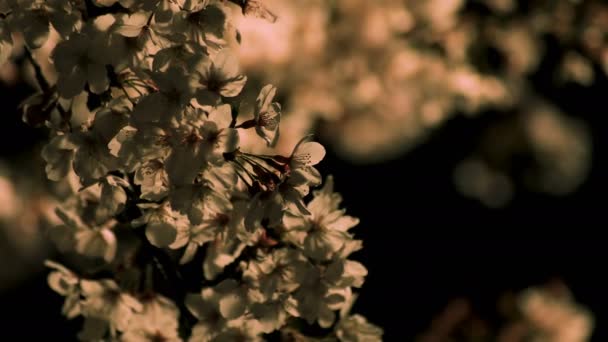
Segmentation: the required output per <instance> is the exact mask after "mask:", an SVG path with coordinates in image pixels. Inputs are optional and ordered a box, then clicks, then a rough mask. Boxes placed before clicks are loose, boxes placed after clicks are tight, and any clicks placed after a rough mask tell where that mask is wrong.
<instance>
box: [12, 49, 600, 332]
mask: <svg viewBox="0 0 608 342" xmlns="http://www.w3.org/2000/svg"><path fill="white" fill-rule="evenodd" d="M549 53H550V52H549ZM549 63H550V61H549ZM552 69H553V68H552V67H551V65H549V66H544V67H543V68H541V69H540V71H539V72H538V73H537V74H535V75H532V76H531V80H532V81H533V83H534V85H535V87H536V91H537V92H538V93H539V94H541V95H542V96H544V97H545V98H546V99H548V100H550V101H551V102H553V103H555V104H556V105H557V106H558V107H559V108H560V109H561V110H563V111H564V112H566V113H568V114H569V115H573V116H576V117H579V118H582V119H583V120H585V121H586V122H587V124H589V126H590V128H591V130H592V134H593V167H592V170H591V173H590V174H589V177H588V179H587V180H586V182H585V183H584V184H583V185H582V186H581V187H580V188H579V189H578V190H577V191H576V192H575V193H573V194H571V195H568V196H565V197H550V196H547V195H541V194H537V193H532V192H530V191H527V190H526V189H524V188H518V189H517V192H516V196H515V198H514V200H513V201H512V202H511V203H510V204H509V205H508V206H506V207H504V208H502V209H489V208H486V207H484V206H483V205H481V204H480V203H478V202H476V201H474V200H471V199H466V198H464V197H463V196H462V195H460V194H459V193H458V192H457V191H456V189H455V188H454V186H453V183H452V172H453V168H454V166H455V165H456V163H457V162H458V161H460V160H462V159H463V158H464V157H466V156H468V155H469V153H470V152H471V150H472V149H473V148H474V147H475V146H476V144H477V142H478V140H479V137H480V135H481V133H482V132H483V131H484V128H486V127H487V126H488V125H489V124H491V123H492V122H493V120H495V117H496V114H493V113H488V114H487V115H481V116H478V117H476V118H465V117H462V116H456V117H455V118H454V119H452V120H451V121H449V122H448V123H447V124H446V125H445V126H443V127H442V128H440V129H439V130H437V131H436V132H435V133H433V134H432V136H430V137H429V139H428V141H426V142H425V143H424V144H422V145H420V146H419V147H418V148H415V149H413V150H412V151H411V152H409V153H407V154H405V155H403V156H402V157H401V158H399V159H396V160H392V161H387V162H385V163H381V164H375V165H355V164H350V163H348V162H346V161H344V160H341V159H339V158H338V157H337V156H336V155H335V154H334V153H333V151H332V150H331V147H330V146H327V147H328V155H327V157H326V159H325V160H324V161H323V162H322V163H321V165H320V167H319V169H320V171H321V172H322V173H323V174H324V175H327V174H333V175H334V176H335V182H336V190H337V191H338V192H341V193H342V194H343V197H344V202H343V205H344V206H345V207H346V208H347V210H348V213H349V214H351V215H353V216H357V217H359V218H360V219H361V224H360V225H359V226H358V227H357V228H355V229H354V230H353V231H354V232H355V234H356V236H357V237H358V238H360V239H363V241H364V249H363V250H362V251H361V252H358V253H357V254H356V257H355V258H357V259H358V260H360V261H362V262H363V263H364V264H365V265H366V266H367V268H368V270H369V276H368V277H367V281H366V284H365V285H364V287H363V289H362V290H361V291H360V293H361V296H360V297H359V300H358V301H357V304H356V305H355V311H357V312H359V313H362V314H364V315H365V316H367V317H368V319H369V320H370V321H371V322H374V323H376V324H379V325H381V326H383V327H384V329H385V340H387V341H408V340H411V339H412V338H413V337H414V335H415V334H417V333H420V332H421V331H423V330H424V329H425V328H427V326H428V324H429V322H430V320H431V319H432V317H433V316H434V315H436V314H437V313H438V312H440V311H441V309H442V308H443V307H444V306H445V305H446V304H447V302H448V300H449V299H450V298H454V297H467V298H470V299H471V300H472V302H473V304H474V305H475V307H476V308H477V309H479V310H481V311H482V312H484V310H485V311H488V312H492V311H493V310H494V306H495V303H496V300H497V299H498V296H499V294H500V293H502V292H504V291H506V290H510V289H512V290H517V289H522V288H524V287H526V286H529V285H534V284H541V283H543V282H545V281H547V280H550V279H552V278H560V279H563V280H564V281H565V282H566V284H567V285H568V286H569V287H570V288H571V290H572V292H573V294H574V296H575V298H576V299H577V300H578V301H579V302H581V303H583V304H584V305H586V306H588V307H589V308H590V309H591V310H592V311H593V312H594V313H595V317H596V329H595V331H596V333H595V335H594V340H596V341H606V340H607V338H608V332H607V331H606V329H604V328H603V327H602V324H601V322H603V320H604V318H605V316H606V315H607V311H606V310H607V309H606V308H608V303H607V300H606V298H607V296H606V291H607V289H608V286H607V285H608V284H607V282H606V281H605V280H604V273H605V272H606V267H605V258H606V255H607V254H608V253H607V252H606V249H605V246H606V240H605V239H604V238H603V232H602V230H603V229H604V228H605V227H606V219H605V218H606V211H607V210H606V209H608V208H607V207H606V204H605V203H606V202H605V199H604V197H603V196H605V194H606V187H605V186H604V182H603V180H604V177H605V174H606V172H607V170H606V166H605V164H604V163H603V159H604V156H605V155H606V151H605V148H606V146H608V145H607V144H606V139H607V137H608V134H606V133H607V130H606V125H605V121H606V120H605V119H604V116H605V114H606V113H605V109H604V108H605V103H606V100H605V98H606V97H607V95H608V92H607V91H606V90H607V89H608V81H607V80H606V78H605V77H604V76H603V74H602V72H601V71H600V70H599V69H598V70H596V72H597V73H596V76H597V79H596V82H595V83H594V85H593V86H592V87H591V88H583V87H579V86H576V85H571V84H570V85H563V86H556V85H554V83H553V82H551V77H548V75H547V74H546V70H552ZM1 92H2V93H1V94H2V103H3V111H2V112H3V113H2V115H1V116H0V118H1V120H2V121H1V124H0V157H2V158H3V159H8V160H12V161H17V160H19V159H22V158H28V154H27V153H31V150H32V148H33V146H34V145H35V144H37V143H39V142H40V141H42V140H43V139H44V137H45V133H44V131H42V130H35V129H32V128H30V127H27V126H25V125H24V124H23V123H22V122H21V118H20V114H18V112H17V110H16V107H17V104H18V103H19V101H20V100H21V99H22V98H23V97H24V96H25V95H26V94H28V93H30V92H31V89H29V88H28V87H27V86H24V85H19V86H17V87H10V88H9V87H7V86H2V89H1ZM0 205H1V204H0ZM6 264H8V265H11V264H12V263H11V262H10V261H9V262H8V263H6V262H5V263H3V265H6ZM4 267H6V266H4ZM9 267H19V265H18V264H12V266H9ZM0 303H1V305H0V316H1V317H0V327H1V330H0V331H2V332H3V334H2V336H3V338H7V340H12V339H11V338H9V337H10V336H14V337H15V338H16V337H17V336H18V339H19V340H24V341H25V340H37V337H40V336H41V335H43V336H48V337H52V339H53V340H59V341H69V340H72V339H74V336H75V332H76V331H77V329H79V327H80V321H78V320H76V321H73V322H70V323H66V320H65V319H64V318H63V317H62V316H61V313H60V311H61V305H62V298H61V297H60V296H59V295H57V294H55V293H53V292H52V291H51V290H50V289H49V288H48V287H47V284H46V271H43V272H40V273H37V274H35V275H33V276H32V277H31V278H29V279H27V281H25V282H23V283H22V284H20V285H19V286H18V287H16V288H13V289H12V290H9V291H8V292H4V293H1V294H0Z"/></svg>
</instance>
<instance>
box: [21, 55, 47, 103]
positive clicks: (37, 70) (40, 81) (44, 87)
mask: <svg viewBox="0 0 608 342" xmlns="http://www.w3.org/2000/svg"><path fill="white" fill-rule="evenodd" d="M25 57H26V58H27V60H28V61H29V62H30V63H31V64H32V66H33V67H34V73H35V75H36V81H37V82H38V86H39V87H40V89H41V90H42V92H43V93H45V94H47V93H48V92H50V90H51V86H50V85H49V82H48V81H47V80H46V78H44V75H43V74H42V69H41V68H40V65H39V64H38V62H36V60H35V59H34V56H32V52H31V51H30V49H29V48H28V47H27V46H26V47H25Z"/></svg>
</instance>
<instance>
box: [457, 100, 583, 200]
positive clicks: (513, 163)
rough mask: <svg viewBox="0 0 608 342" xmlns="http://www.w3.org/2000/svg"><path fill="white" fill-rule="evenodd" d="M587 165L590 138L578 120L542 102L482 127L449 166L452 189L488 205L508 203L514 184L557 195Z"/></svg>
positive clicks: (579, 179) (570, 187)
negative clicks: (472, 145) (468, 149)
mask: <svg viewBox="0 0 608 342" xmlns="http://www.w3.org/2000/svg"><path fill="white" fill-rule="evenodd" d="M590 168H591V137H590V133H589V129H588V128H587V127H586V126H585V125H584V123H583V122H581V121H579V120H577V119H575V118H571V117H568V116H566V115H565V114H563V113H561V112H559V111H558V110H557V109H556V108H553V107H551V106H549V105H547V104H535V105H531V106H530V107H529V108H528V109H527V110H526V111H524V112H521V113H519V114H515V115H511V116H507V117H506V118H505V122H501V123H498V124H495V125H493V126H491V127H489V128H488V130H487V132H486V134H485V136H484V138H483V139H482V141H481V143H480V146H479V147H478V149H477V151H474V152H473V153H472V155H471V156H470V157H469V158H468V159H466V160H464V161H462V162H461V163H460V164H459V165H458V166H457V167H456V169H455V171H454V180H455V184H456V186H457V187H458V189H459V190H460V191H461V192H462V193H463V194H465V195H466V196H468V197H472V198H476V199H478V200H480V201H481V202H483V203H484V204H486V205H488V206H492V207H494V206H501V205H504V204H506V203H508V201H509V199H510V198H511V196H512V195H513V191H514V189H515V187H516V185H523V186H525V187H526V188H527V189H529V190H532V191H538V192H543V193H548V194H553V195H562V194H566V193H569V192H572V191H574V190H575V189H576V188H577V187H578V186H579V185H580V184H581V183H582V182H583V181H584V179H585V178H586V176H587V174H588V173H589V170H590Z"/></svg>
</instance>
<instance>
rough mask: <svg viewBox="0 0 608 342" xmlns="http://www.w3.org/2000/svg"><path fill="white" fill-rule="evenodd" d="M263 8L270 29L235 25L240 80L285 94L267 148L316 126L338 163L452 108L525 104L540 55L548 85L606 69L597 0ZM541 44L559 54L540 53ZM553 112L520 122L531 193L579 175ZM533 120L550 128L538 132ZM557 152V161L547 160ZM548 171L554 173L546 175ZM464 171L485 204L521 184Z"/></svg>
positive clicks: (390, 152) (569, 186)
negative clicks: (280, 124)
mask: <svg viewBox="0 0 608 342" xmlns="http://www.w3.org/2000/svg"><path fill="white" fill-rule="evenodd" d="M266 4H267V6H268V7H269V8H270V9H272V10H273V12H274V13H276V14H277V16H278V19H277V21H276V23H275V24H274V25H276V26H278V27H280V29H276V30H272V29H269V28H268V27H267V25H271V24H269V23H257V22H256V23H253V19H251V18H243V19H242V20H240V22H239V23H238V25H237V26H238V27H239V30H240V31H241V34H242V36H243V37H244V39H243V40H244V43H243V46H242V48H241V52H240V57H241V60H242V65H243V67H244V68H245V69H246V70H247V71H248V72H249V73H250V74H251V75H252V77H250V82H254V83H258V84H260V85H261V84H266V83H270V82H272V83H274V84H277V86H278V88H279V89H281V91H282V92H283V93H282V94H280V96H281V97H282V98H284V99H285V101H283V104H284V106H283V114H284V116H283V119H284V120H285V121H286V122H294V121H297V122H298V123H297V124H295V123H294V124H293V125H286V127H285V129H284V130H283V132H282V134H281V137H280V138H279V141H278V148H279V149H284V150H288V149H289V148H290V147H291V146H293V145H295V143H296V141H294V140H293V138H291V137H294V136H301V134H303V133H306V132H309V131H311V130H312V128H313V127H319V132H320V134H321V135H322V137H323V138H324V139H325V141H327V142H328V143H330V144H332V145H333V148H334V150H336V152H338V153H339V155H341V156H342V157H343V158H346V159H349V160H351V161H353V162H357V163H374V162H381V161H383V160H386V159H389V158H394V157H397V156H399V155H400V154H402V153H404V152H406V151H408V150H409V149H411V148H413V147H415V146H416V145H418V144H420V143H421V142H423V141H424V140H425V138H426V137H428V136H429V134H431V133H432V132H433V131H434V129H436V128H437V127H439V126H441V125H442V124H443V123H444V122H446V121H447V120H448V119H450V118H451V117H453V116H454V115H456V114H464V115H477V114H480V113H488V112H493V111H500V112H509V113H519V112H524V111H525V112H528V111H531V110H530V109H529V108H530V107H534V106H535V103H536V102H538V99H537V98H531V97H530V96H529V95H528V94H529V93H530V90H533V89H534V86H533V84H531V82H530V79H529V76H530V75H533V74H534V73H535V72H537V71H538V70H539V69H540V68H541V67H545V66H546V65H547V63H545V62H546V61H547V60H548V59H556V60H557V62H558V63H557V64H556V66H555V70H551V72H553V73H554V76H555V77H556V79H557V80H561V81H562V82H563V81H565V82H576V83H579V84H581V85H583V86H590V85H592V84H593V80H594V69H593V64H594V63H598V64H600V65H604V66H606V65H608V57H607V56H608V44H607V41H606V39H605V38H604V37H605V33H606V32H608V25H607V24H606V23H607V22H608V20H605V19H606V18H608V6H607V5H606V4H604V3H602V2H600V1H585V2H581V1H558V2H554V1H538V2H533V3H529V4H527V5H526V6H523V5H521V4H518V3H517V2H515V1H512V0H477V1H469V2H467V1H462V0H445V1H440V0H434V1H409V0H408V1H398V0H381V1H373V2H370V1H364V0H338V1H330V2H322V1H316V0H306V1H298V2H289V1H284V0H269V1H267V2H266ZM547 39H550V40H551V41H553V40H554V41H555V42H556V43H557V44H558V45H559V48H560V49H561V51H562V52H563V55H553V54H547V51H548V50H547V46H546V42H547ZM549 63H551V62H549ZM606 68H607V69H608V67H606ZM243 96H244V97H247V96H249V98H251V100H250V101H249V102H250V103H253V98H254V97H253V96H255V94H253V93H251V94H249V95H247V91H245V92H244V95H243ZM541 101H542V100H541ZM532 111H534V110H532ZM569 114H576V113H569ZM548 115H552V114H548ZM514 116H517V118H514V119H513V120H515V121H522V120H521V118H519V116H518V115H514ZM553 116H555V115H553ZM553 116H552V117H553ZM294 117H295V118H294ZM562 117H563V115H561V114H560V115H559V118H558V119H547V116H543V114H530V119H525V120H523V121H524V122H522V123H520V125H521V126H522V127H520V128H519V129H523V130H524V131H525V133H522V134H524V135H525V137H526V139H527V141H528V142H529V144H530V146H531V147H530V149H531V153H532V154H533V155H534V158H535V159H536V160H537V161H539V162H540V164H543V165H542V166H540V167H539V169H537V170H545V171H540V174H537V175H535V176H530V177H531V178H530V179H531V180H532V185H533V188H534V190H539V191H547V192H549V193H551V194H563V193H568V192H570V191H573V190H574V189H575V188H576V185H577V184H580V182H581V181H582V180H583V177H584V176H585V173H586V171H585V170H586V169H587V167H588V161H589V153H590V146H589V141H590V139H589V137H588V133H587V132H586V130H584V129H581V128H574V126H578V124H573V123H572V122H571V121H572V120H565V119H563V120H562V119H561V118H562ZM539 125H540V126H543V127H544V128H543V129H542V130H555V132H552V133H540V129H539V127H538V126H539ZM524 126H525V128H524ZM291 129H293V132H292V131H291ZM548 135H551V136H553V137H549V136H548ZM555 139H557V140H559V141H561V143H557V140H555ZM549 140H552V142H549ZM492 143H496V142H495V141H484V142H482V144H492ZM498 143H500V142H498ZM566 145H569V147H566ZM243 146H244V148H245V146H247V144H244V145H243ZM282 146H287V147H282ZM489 149H491V150H500V148H491V147H490V148H489ZM567 149H571V150H570V151H569V152H574V154H573V155H572V154H569V153H568V152H567V151H565V150H567ZM558 155H559V156H568V157H566V158H565V159H566V160H563V161H561V162H558V161H557V159H556V158H558V157H557V156H558ZM498 158H501V156H498ZM481 162H482V163H483V161H481ZM558 164H559V165H558ZM575 164H578V165H575ZM467 165H469V166H471V164H470V163H469V164H467ZM552 167H555V168H557V170H556V171H554V172H551V173H550V175H549V171H547V169H550V168H552ZM467 169H468V170H470V171H471V170H472V169H470V168H467V167H465V168H464V169H463V168H459V170H457V171H455V173H457V174H459V175H460V176H457V177H456V182H457V187H458V188H459V189H461V190H462V191H463V192H464V193H465V194H466V195H469V196H474V197H478V198H483V199H482V201H483V202H484V203H486V204H488V205H491V206H496V205H502V204H505V203H507V202H508V200H509V199H510V198H511V196H512V193H513V192H514V191H516V187H515V183H517V184H519V185H526V184H528V183H527V182H524V183H521V182H519V181H518V180H515V179H512V173H511V172H508V171H506V170H502V169H500V168H496V167H486V168H485V169H483V170H482V168H479V167H476V168H475V167H474V169H473V170H472V171H471V172H473V173H475V174H478V175H479V174H480V173H483V174H484V175H483V176H480V177H481V179H483V181H482V182H483V183H484V184H485V185H477V187H478V189H476V190H471V186H469V185H465V183H466V181H464V180H463V178H462V177H464V176H463V175H464V174H466V173H467V172H464V171H463V170H467ZM537 173H538V172H537ZM543 176H548V178H547V179H545V178H544V177H543ZM557 179H559V181H557ZM536 181H538V182H540V183H535V182H536ZM562 182H564V183H562ZM520 183H521V184H520ZM557 183H560V184H557ZM481 188H483V189H481ZM492 189H494V190H492ZM473 193H476V195H473ZM490 193H491V194H490Z"/></svg>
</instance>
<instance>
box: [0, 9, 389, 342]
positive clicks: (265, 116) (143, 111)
mask: <svg viewBox="0 0 608 342" xmlns="http://www.w3.org/2000/svg"><path fill="white" fill-rule="evenodd" d="M232 2H233V3H228V2H225V1H220V0H199V1H183V0H178V1H174V0H171V1H169V0H152V1H148V0H146V1H129V0H120V1H116V0H114V1H102V0H84V1H83V0H56V1H37V0H25V1H22V0H19V1H1V2H0V47H1V49H2V50H1V52H0V59H1V60H0V62H3V61H5V60H6V58H7V56H8V55H10V49H11V46H12V36H14V35H16V34H21V35H23V37H24V39H25V43H26V49H27V51H34V50H36V49H37V48H40V47H41V46H43V45H44V44H46V43H47V40H48V37H49V35H50V34H51V33H53V34H55V33H56V36H57V37H58V42H57V43H56V45H55V46H54V49H53V50H52V53H51V54H50V59H51V61H52V65H53V67H54V69H55V70H56V72H57V76H58V77H57V79H56V81H55V80H49V79H46V78H45V77H44V75H43V74H42V73H41V71H40V68H39V67H38V68H37V69H36V77H37V80H38V83H39V84H38V85H39V93H38V94H36V95H34V96H33V97H31V98H30V99H28V100H27V101H26V102H25V103H24V106H23V107H24V111H25V113H24V120H26V121H28V122H31V121H32V120H33V118H36V121H35V122H31V123H33V124H39V123H42V122H44V123H45V124H46V126H47V127H48V128H49V129H50V131H51V134H52V137H51V139H50V142H49V143H48V144H47V145H46V147H45V148H44V149H43V152H42V157H43V158H44V160H45V161H46V163H47V164H46V172H47V176H48V178H49V179H51V180H55V181H65V180H69V181H70V182H71V184H72V187H68V189H69V190H67V192H69V195H67V196H65V200H64V201H62V203H61V204H60V206H59V208H57V210H56V215H57V216H58V217H59V219H60V224H59V225H57V226H55V227H53V228H51V229H50V230H49V236H50V237H51V239H52V240H53V241H55V242H56V243H57V246H58V247H59V248H60V250H62V251H64V252H65V253H67V254H68V255H78V256H81V257H82V258H79V259H78V262H74V263H73V264H74V265H71V266H70V268H71V269H70V268H68V267H65V266H62V265H60V264H58V263H56V262H50V261H49V262H48V263H47V265H48V266H49V267H50V268H52V272H51V273H50V275H49V285H50V286H51V288H52V289H53V290H55V291H56V292H57V293H59V294H61V295H63V296H65V304H64V307H63V313H64V314H65V315H66V317H68V318H74V317H76V316H84V318H85V320H84V326H83V329H82V331H81V332H80V334H79V335H78V337H79V338H80V339H81V340H95V341H98V340H116V341H118V340H120V341H159V340H163V341H182V340H190V341H235V340H248V341H249V340H251V341H258V340H259V341H261V340H266V339H269V338H271V337H281V336H282V337H284V338H288V337H289V336H291V337H295V338H297V339H298V340H301V339H303V340H305V339H308V338H307V337H305V336H304V335H303V334H302V333H301V332H299V331H300V327H301V325H302V324H309V325H313V326H314V327H316V329H317V330H318V332H317V333H318V336H324V338H326V339H330V340H336V339H337V340H340V341H362V340H364V341H379V340H381V336H382V330H381V329H380V328H378V327H376V326H374V325H372V324H370V323H368V322H367V321H366V320H365V319H364V318H363V317H361V316H359V315H351V314H350V313H349V311H350V307H351V305H352V301H353V299H354V294H353V292H352V288H353V287H355V288H358V287H360V286H362V284H363V282H364V277H365V275H366V274H367V270H366V269H365V267H364V266H363V265H361V264H360V263H358V262H356V261H352V260H349V259H348V257H349V256H350V254H351V253H352V252H354V251H357V250H358V249H360V248H361V242H360V241H358V240H354V239H353V236H352V233H349V232H348V230H349V229H350V228H352V227H353V226H355V225H356V224H357V223H358V220H357V219H356V218H353V217H351V216H347V215H345V214H344V210H343V209H340V208H339V205H340V200H341V198H340V195H339V194H336V193H334V191H333V179H332V178H331V177H328V178H326V180H325V182H323V181H322V177H321V175H320V173H319V171H318V170H317V169H316V168H315V165H316V164H318V163H319V162H320V161H321V160H322V159H323V157H324V156H325V149H324V148H323V146H322V145H321V144H319V143H317V142H314V141H312V139H311V138H310V137H309V136H307V137H304V138H303V139H301V140H300V141H299V142H298V143H297V144H295V147H294V148H293V150H292V153H291V154H289V155H287V156H285V155H281V154H256V153H252V151H248V150H247V149H241V148H240V144H239V141H240V136H241V135H242V134H243V132H245V131H255V133H256V134H257V135H258V136H259V140H258V143H259V144H262V145H264V146H274V144H275V143H276V140H277V138H278V136H279V124H280V118H281V106H280V105H279V104H278V103H277V102H275V101H274V98H275V95H276V93H277V89H276V88H275V87H274V86H272V85H266V86H265V87H263V88H262V89H261V91H260V93H259V95H258V97H257V101H256V102H255V108H253V110H252V112H251V113H242V112H243V110H242V109H241V106H240V104H239V102H240V100H239V95H240V93H241V90H242V89H243V87H244V85H245V84H246V82H247V77H246V76H245V75H243V73H241V72H240V70H239V65H238V57H237V55H235V51H234V49H235V47H234V46H233V43H234V42H238V41H239V40H240V34H239V32H238V31H237V30H236V28H235V26H234V24H233V23H232V21H231V20H230V18H231V16H232V12H234V11H237V10H238V11H241V12H243V13H245V14H249V15H253V16H254V17H258V18H263V19H264V18H265V19H268V20H271V21H274V20H275V19H276V17H275V16H274V14H273V13H272V12H271V11H270V10H269V9H267V8H265V7H264V6H263V4H262V3H261V2H259V1H253V0H248V1H232ZM25 23H27V25H26V24H25ZM30 56H31V54H30ZM32 61H35V58H32ZM35 66H36V65H35ZM34 114H35V115H34ZM249 114H250V115H251V116H253V119H250V120H248V119H244V116H247V115H249ZM322 183H324V185H323V188H322V189H321V190H318V191H313V193H312V194H310V188H311V187H316V186H319V185H321V184H322ZM310 197H312V199H310ZM338 310H341V314H340V316H339V317H338V316H337V314H336V311H338ZM315 338H316V337H315ZM311 340H313V338H312V337H311Z"/></svg>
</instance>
